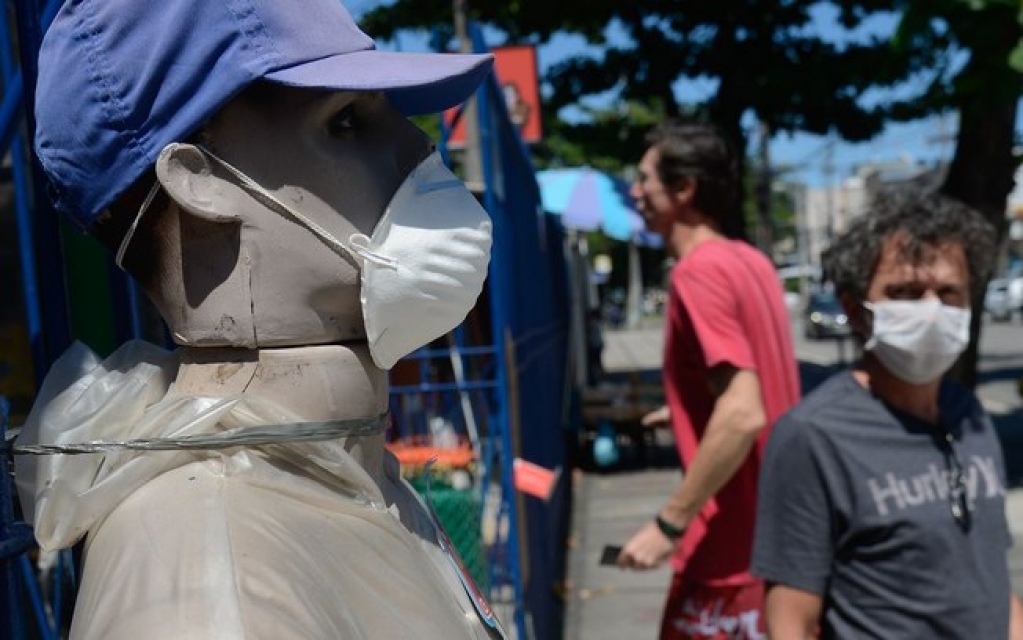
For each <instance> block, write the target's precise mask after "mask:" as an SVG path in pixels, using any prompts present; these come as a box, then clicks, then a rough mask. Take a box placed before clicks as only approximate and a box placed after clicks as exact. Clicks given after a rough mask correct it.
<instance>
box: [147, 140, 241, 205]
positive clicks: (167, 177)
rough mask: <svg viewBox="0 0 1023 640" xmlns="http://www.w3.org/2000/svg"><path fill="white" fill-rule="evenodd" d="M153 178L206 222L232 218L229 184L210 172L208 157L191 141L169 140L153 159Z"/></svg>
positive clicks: (181, 203)
mask: <svg viewBox="0 0 1023 640" xmlns="http://www.w3.org/2000/svg"><path fill="white" fill-rule="evenodd" d="M156 178H157V179H158V180H159V181H160V184H161V186H162V187H163V190H164V191H165V192H166V193H167V195H168V196H170V197H171V198H172V199H173V200H174V201H175V202H177V203H178V206H180V207H181V208H182V209H184V210H185V211H187V212H188V213H190V214H192V215H194V216H196V217H198V218H202V219H204V220H208V221H209V222H236V221H237V220H238V217H237V216H236V215H235V214H234V212H233V208H231V207H226V206H225V203H226V202H229V201H230V198H231V191H232V186H231V185H230V183H229V182H228V181H226V180H224V179H223V178H220V177H219V176H217V175H214V173H213V171H212V169H211V167H210V162H209V159H208V158H207V157H206V154H205V153H203V152H202V151H201V150H200V149H199V148H198V147H196V146H195V145H192V144H182V143H177V142H172V143H171V144H169V145H167V146H166V147H164V148H163V150H162V151H161V152H160V155H159V156H158V157H157V159H156Z"/></svg>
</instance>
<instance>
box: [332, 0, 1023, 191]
mask: <svg viewBox="0 0 1023 640" xmlns="http://www.w3.org/2000/svg"><path fill="white" fill-rule="evenodd" d="M378 4H380V0H348V5H349V8H350V10H351V11H352V13H353V14H354V15H355V16H356V17H358V16H359V15H360V14H361V13H362V12H364V11H366V10H368V9H369V8H371V7H373V6H376V5H378ZM835 17H836V15H835V12H834V11H833V10H831V9H830V8H827V7H823V8H821V9H819V10H817V11H815V12H814V14H813V26H812V28H813V29H816V30H817V31H818V33H820V34H821V37H823V38H824V39H827V40H831V41H833V42H836V43H839V44H841V43H843V42H848V41H853V40H858V39H861V38H867V37H871V36H881V37H888V36H890V35H891V34H892V32H893V31H894V29H895V26H896V17H895V16H894V15H891V14H887V15H879V16H877V17H875V18H873V19H871V20H870V21H869V22H867V23H866V24H864V25H863V26H862V27H861V28H860V29H858V30H857V31H855V32H852V33H846V32H843V31H842V30H841V29H840V28H839V27H837V26H836V23H835ZM371 35H372V34H371ZM607 36H608V38H609V40H611V41H612V42H615V41H616V40H619V41H620V40H622V39H623V38H624V36H622V35H621V31H620V30H616V28H615V27H614V26H613V25H612V26H611V27H610V28H609V30H608V32H607ZM499 44H501V43H500V42H497V41H495V42H493V43H492V45H493V46H497V45H499ZM378 45H379V46H380V47H381V48H386V49H402V50H406V51H426V50H428V44H427V40H426V36H425V35H422V36H420V35H402V36H401V37H400V38H399V39H397V40H396V41H392V42H380V43H378ZM593 51H594V49H592V48H590V47H588V46H587V45H586V43H585V41H584V40H583V39H582V38H579V37H574V36H567V35H562V36H556V37H555V38H554V39H552V41H551V42H550V43H549V44H547V45H544V46H542V47H540V48H539V49H538V51H537V59H538V63H539V66H540V70H541V73H542V72H543V70H545V69H546V68H547V67H549V66H550V65H552V64H555V63H557V62H559V61H561V60H563V59H565V58H566V57H569V56H574V55H579V54H580V53H586V52H593ZM927 80H928V78H917V79H915V81H914V82H910V83H907V84H906V85H905V86H903V87H901V88H900V89H899V90H898V92H899V93H900V94H904V93H908V94H912V93H915V91H916V89H917V87H918V86H921V83H923V82H926V81H927ZM713 89H714V83H713V82H711V81H694V82H679V83H677V84H676V86H675V92H676V96H677V97H678V98H679V99H680V100H684V101H698V100H700V99H701V98H702V97H705V96H706V95H708V93H709V92H710V91H713ZM873 97H877V96H873ZM866 99H868V100H869V99H872V96H866ZM609 100H610V96H603V97H598V98H596V99H594V100H591V103H592V104H594V105H595V106H602V105H605V104H607V103H608V102H609ZM561 115H562V116H563V117H568V118H572V117H577V114H576V113H573V112H572V111H568V112H563V113H562V114H561ZM1017 121H1018V126H1023V112H1021V113H1020V116H1019V117H1018V118H1017ZM753 124H754V123H753V122H752V118H750V122H749V127H750V130H752V129H753ZM956 126H957V119H956V117H955V114H954V113H950V114H947V115H945V116H942V117H934V118H929V119H926V120H921V121H916V122H909V123H894V124H891V125H889V126H888V127H887V128H886V129H885V131H884V132H883V133H881V134H880V135H879V136H877V137H876V138H874V139H873V140H870V141H867V142H862V143H857V144H851V143H847V142H843V141H841V140H840V139H838V138H837V137H835V138H833V139H829V138H825V137H821V136H812V135H808V134H802V133H797V134H784V133H783V134H778V135H776V136H774V137H773V138H772V140H771V143H770V154H771V161H772V162H773V163H774V164H776V165H786V166H789V167H791V169H790V171H789V174H788V175H789V176H790V179H792V180H796V181H800V182H804V183H806V184H809V185H812V186H824V185H826V184H829V183H835V182H838V181H840V180H841V179H843V178H845V177H847V176H849V175H851V173H852V172H853V171H854V170H855V168H856V166H858V165H861V164H863V163H868V162H900V161H901V162H907V163H922V164H928V165H930V164H934V163H937V162H940V161H943V160H949V159H951V155H952V152H953V150H954V139H955V132H956ZM751 142H754V140H753V139H752V136H751ZM829 160H830V162H829ZM829 167H830V169H829Z"/></svg>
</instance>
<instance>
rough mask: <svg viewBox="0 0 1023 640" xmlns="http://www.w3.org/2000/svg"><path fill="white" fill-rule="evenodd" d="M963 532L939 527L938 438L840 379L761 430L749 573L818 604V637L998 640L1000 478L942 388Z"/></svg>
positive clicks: (1005, 597) (976, 421)
mask: <svg viewBox="0 0 1023 640" xmlns="http://www.w3.org/2000/svg"><path fill="white" fill-rule="evenodd" d="M941 416H942V424H943V425H945V427H946V428H947V429H948V431H950V432H951V433H952V434H953V436H954V437H955V442H954V444H953V447H954V450H955V452H956V454H957V455H958V458H959V461H960V462H961V466H962V469H963V471H964V477H965V481H966V487H967V495H968V504H969V508H970V516H971V518H970V519H971V523H970V526H969V528H968V529H967V530H964V529H963V528H962V527H961V526H959V525H957V523H956V521H955V520H954V519H953V517H952V513H951V508H950V500H949V471H948V470H949V469H950V468H951V461H950V456H949V455H948V448H947V446H944V444H943V443H944V441H943V440H939V439H938V438H937V437H936V431H938V428H937V427H936V426H934V425H929V424H927V423H925V422H923V421H920V420H917V419H914V418H912V417H910V416H908V415H905V414H899V413H897V412H895V411H893V410H892V409H891V408H890V407H888V406H887V405H886V404H884V403H883V402H881V401H880V400H878V399H877V398H876V397H874V396H873V395H872V394H871V393H870V392H869V391H867V390H866V389H864V388H863V387H862V386H861V385H860V384H859V383H857V382H856V380H855V379H854V378H853V377H852V375H851V374H850V373H848V372H846V373H842V374H838V375H836V376H833V377H832V378H831V379H829V380H828V381H826V382H825V383H824V384H822V385H821V386H820V387H819V388H818V389H816V390H815V391H814V392H813V393H811V394H810V395H808V396H807V397H806V398H805V399H804V400H803V402H802V403H801V404H799V405H798V406H797V407H796V408H795V409H793V410H792V411H791V412H790V413H789V414H787V415H786V416H784V417H783V418H782V419H781V420H780V421H779V422H778V424H777V425H776V426H775V427H774V431H773V432H772V434H771V437H770V439H769V440H768V443H767V450H766V452H765V457H764V462H763V465H762V467H761V477H760V487H759V498H758V507H757V527H756V535H755V539H754V545H753V564H752V572H753V573H754V574H755V575H758V576H760V577H762V578H764V579H765V580H767V581H768V582H776V583H780V584H784V585H787V586H790V587H793V588H796V589H800V590H803V591H808V592H810V593H814V594H817V595H819V596H821V597H822V598H823V615H822V618H821V637H822V638H824V639H828V638H884V639H886V640H887V639H890V638H971V639H977V640H980V639H981V638H983V639H987V638H1005V637H1007V635H1008V621H1009V594H1010V586H1009V576H1008V567H1007V562H1006V560H1007V556H1006V549H1007V548H1008V547H1009V546H1010V545H1011V543H1012V538H1011V536H1010V534H1009V530H1008V525H1007V523H1006V520H1005V482H1004V478H1005V470H1004V461H1003V459H1002V451H1001V447H1000V445H999V442H998V439H997V437H996V435H995V432H994V429H993V427H992V425H991V421H990V418H989V417H988V416H987V414H986V413H984V411H983V409H982V408H981V407H980V404H979V403H978V402H977V400H976V398H975V397H974V396H973V394H972V393H970V392H969V391H967V390H965V389H964V388H962V387H959V386H956V385H953V384H950V383H946V384H945V385H944V386H943V387H942V393H941Z"/></svg>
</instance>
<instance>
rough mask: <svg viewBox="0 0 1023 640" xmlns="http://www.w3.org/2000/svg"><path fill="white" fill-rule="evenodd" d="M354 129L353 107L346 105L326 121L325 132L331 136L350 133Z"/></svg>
mask: <svg viewBox="0 0 1023 640" xmlns="http://www.w3.org/2000/svg"><path fill="white" fill-rule="evenodd" d="M355 129H356V119H355V109H354V108H353V107H352V105H350V104H349V105H346V106H345V107H344V108H342V109H341V110H340V111H338V112H337V113H335V114H334V115H333V116H331V118H330V120H328V121H327V133H329V134H330V135H332V136H343V135H346V134H350V133H352V132H353V131H355Z"/></svg>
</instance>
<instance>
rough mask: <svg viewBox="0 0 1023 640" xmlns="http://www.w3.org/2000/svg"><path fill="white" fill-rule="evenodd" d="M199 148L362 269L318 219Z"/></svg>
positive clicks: (252, 192)
mask: <svg viewBox="0 0 1023 640" xmlns="http://www.w3.org/2000/svg"><path fill="white" fill-rule="evenodd" d="M197 148H198V149H199V150H200V151H202V152H203V153H205V154H206V155H207V156H209V157H210V158H211V159H213V160H215V161H216V162H217V164H219V165H220V166H221V167H223V168H224V169H225V170H227V172H228V173H230V174H231V175H233V176H234V177H235V178H237V179H238V181H239V182H240V183H241V184H240V185H239V186H241V187H242V188H243V189H245V190H246V191H248V192H249V194H250V195H252V196H253V197H254V198H255V199H256V200H258V201H259V202H260V203H261V204H263V205H265V206H267V207H268V208H269V209H272V210H273V211H274V212H275V213H277V214H279V215H281V214H282V212H283V217H284V218H286V219H290V220H292V221H293V222H297V223H298V224H301V225H302V226H304V227H305V228H306V229H308V230H309V231H311V232H312V233H313V235H315V236H316V237H317V238H319V239H320V241H321V242H323V243H324V244H325V245H327V246H328V247H329V248H330V249H331V250H333V251H334V252H335V253H337V254H338V255H339V256H341V257H342V258H344V260H345V261H347V262H348V263H349V264H351V265H352V266H353V267H355V268H356V269H359V270H361V269H362V265H361V264H360V263H359V260H358V258H356V256H355V255H354V254H353V251H352V249H350V248H349V247H347V246H345V245H344V244H343V243H342V242H341V241H340V240H338V239H337V238H335V237H334V236H333V235H331V233H330V232H329V231H327V230H326V229H324V228H323V227H321V226H320V225H319V224H318V223H317V222H316V221H314V220H312V219H310V218H309V217H308V216H306V215H305V214H303V213H301V212H300V211H296V210H295V209H292V208H291V207H289V206H288V205H286V204H284V203H283V202H281V201H280V200H278V199H277V197H276V196H274V195H273V194H272V193H270V192H269V191H268V190H267V189H266V188H264V187H263V185H261V184H259V183H258V182H256V181H255V180H253V179H252V178H250V177H249V176H247V175H245V174H244V173H242V171H241V170H240V169H238V168H236V167H234V166H233V165H231V164H230V163H229V162H228V161H227V160H224V159H223V158H220V157H219V156H217V155H216V154H214V153H213V152H212V151H210V150H209V149H207V148H206V147H203V146H201V145H198V146H197Z"/></svg>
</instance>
